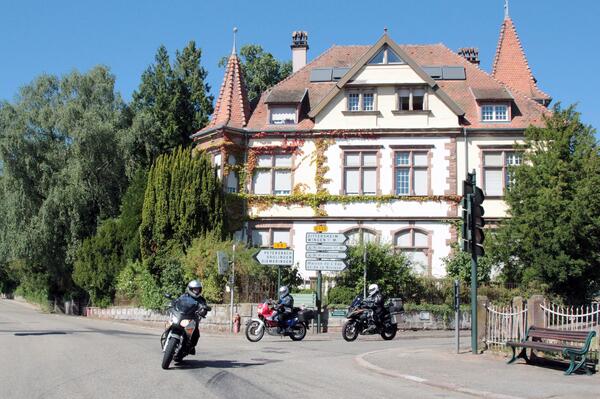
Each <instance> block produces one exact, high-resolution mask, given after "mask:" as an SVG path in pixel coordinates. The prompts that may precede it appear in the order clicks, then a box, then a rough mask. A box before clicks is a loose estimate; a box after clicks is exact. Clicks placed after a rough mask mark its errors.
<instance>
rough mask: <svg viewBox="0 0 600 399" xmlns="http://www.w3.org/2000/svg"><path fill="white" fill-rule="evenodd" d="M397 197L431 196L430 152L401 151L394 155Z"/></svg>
mask: <svg viewBox="0 0 600 399" xmlns="http://www.w3.org/2000/svg"><path fill="white" fill-rule="evenodd" d="M394 179H395V181H394V186H395V193H396V195H427V194H429V152H428V151H423V150H399V151H396V152H395V153H394Z"/></svg>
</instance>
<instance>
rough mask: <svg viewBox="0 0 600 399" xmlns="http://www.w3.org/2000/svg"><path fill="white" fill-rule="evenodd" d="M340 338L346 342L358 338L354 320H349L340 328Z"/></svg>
mask: <svg viewBox="0 0 600 399" xmlns="http://www.w3.org/2000/svg"><path fill="white" fill-rule="evenodd" d="M342 337H343V338H344V339H345V340H346V341H348V342H352V341H354V340H355V339H356V338H357V337H358V326H357V323H356V320H352V319H351V320H348V321H347V322H346V323H344V326H343V327H342Z"/></svg>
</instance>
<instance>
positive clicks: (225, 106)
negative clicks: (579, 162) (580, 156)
mask: <svg viewBox="0 0 600 399" xmlns="http://www.w3.org/2000/svg"><path fill="white" fill-rule="evenodd" d="M291 48H292V62H293V73H292V75H291V76H289V77H288V78H286V79H284V80H283V81H281V82H280V83H278V84H277V85H275V86H274V87H272V88H271V89H270V90H268V91H266V92H265V93H263V94H262V95H261V96H260V99H259V100H258V102H257V103H256V104H250V103H249V101H248V98H247V95H246V90H245V87H244V78H243V75H242V71H241V67H240V60H239V58H238V56H237V54H236V51H235V46H234V50H233V51H232V54H231V56H230V57H229V61H228V64H227V67H226V72H225V77H224V80H223V85H222V86H221V91H220V94H219V98H218V101H217V103H216V107H215V112H214V115H213V117H212V119H211V121H210V123H209V124H208V126H206V127H205V128H204V129H202V130H200V131H198V132H197V133H195V134H193V135H192V137H193V139H194V140H195V145H196V147H195V148H196V149H197V150H203V151H206V152H207V153H209V154H211V156H212V158H213V161H214V163H215V165H218V166H219V170H220V174H221V176H222V178H223V181H224V186H225V187H224V189H225V190H226V191H227V192H228V193H231V194H232V196H237V197H238V198H242V199H243V200H244V203H243V205H242V206H241V207H240V209H241V210H242V213H243V215H244V216H245V222H244V223H243V228H242V229H241V230H240V231H239V232H238V233H237V237H238V238H239V239H242V240H247V241H248V242H249V243H251V244H252V245H256V246H265V247H269V246H272V245H273V243H275V242H286V243H287V244H288V245H289V246H290V247H291V248H292V249H294V250H295V259H296V261H297V263H298V267H299V270H300V272H301V273H302V274H303V275H304V277H305V278H306V279H311V278H313V277H314V274H315V272H313V271H310V270H306V268H305V237H306V233H308V232H312V231H313V228H314V226H315V225H317V224H325V225H326V226H327V229H328V231H329V232H343V233H345V234H346V235H348V236H349V237H350V242H351V243H355V244H358V243H361V242H369V241H373V240H379V241H380V242H388V243H392V244H393V245H394V247H396V248H397V249H398V251H401V252H404V253H405V254H406V255H407V256H408V257H409V258H410V259H411V261H412V265H413V267H414V268H415V270H416V271H417V272H418V273H421V274H423V275H427V276H434V277H440V276H444V275H445V273H446V270H445V267H444V264H443V258H444V257H446V256H448V255H449V254H450V251H451V244H452V243H453V242H455V241H456V240H457V238H458V233H457V228H456V222H457V221H458V220H459V210H458V208H459V204H458V203H459V201H460V199H461V194H462V192H461V191H462V187H461V181H462V180H463V179H464V178H465V176H466V174H467V172H468V171H469V172H470V171H472V170H475V171H476V173H477V183H478V185H479V186H481V187H482V188H483V189H484V192H485V194H486V200H485V203H484V207H485V212H486V219H487V220H488V222H491V223H493V222H494V220H500V219H502V218H503V217H505V216H506V206H505V203H504V201H503V193H504V190H505V189H506V186H507V185H508V184H510V178H509V171H508V167H509V166H510V165H518V164H519V163H520V162H521V155H520V153H519V152H518V151H516V150H515V148H514V147H515V146H514V144H515V142H519V141H520V140H522V139H523V133H524V130H525V129H526V128H527V127H528V126H529V125H532V124H533V125H541V124H543V116H544V114H547V113H548V112H549V111H548V110H547V108H546V107H547V105H548V104H549V103H550V101H551V98H550V97H549V96H548V95H547V94H545V93H544V92H542V91H541V90H540V89H539V88H538V86H537V83H536V80H535V78H534V77H533V75H532V73H531V70H530V69H529V66H528V63H527V59H526V57H525V54H524V51H523V48H522V46H521V44H520V41H519V38H518V35H517V32H516V30H515V26H514V24H513V22H512V20H511V18H510V17H509V16H508V15H507V13H506V14H505V19H504V21H503V23H502V27H501V31H500V39H499V43H498V48H497V52H496V56H495V60H494V63H493V70H492V72H491V73H488V72H486V71H483V70H482V69H480V67H479V57H478V51H477V49H473V48H464V49H460V50H459V51H458V52H454V51H452V50H450V49H449V48H447V47H446V46H444V45H443V44H432V45H401V44H397V43H396V42H395V41H394V40H392V38H391V37H390V36H389V35H388V34H387V32H386V33H384V35H383V36H382V37H381V39H379V41H377V43H375V44H373V45H371V46H337V45H336V46H332V47H331V48H329V49H328V50H326V51H325V52H324V53H322V54H321V55H319V56H318V57H316V58H314V59H313V60H312V61H310V62H308V63H307V51H308V41H307V34H306V33H305V32H294V33H293V36H292V45H291ZM236 193H237V194H236Z"/></svg>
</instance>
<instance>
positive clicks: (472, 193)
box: [461, 173, 485, 256]
mask: <svg viewBox="0 0 600 399" xmlns="http://www.w3.org/2000/svg"><path fill="white" fill-rule="evenodd" d="M475 181H476V180H475V173H468V174H467V179H466V180H464V181H463V200H462V201H461V205H462V219H463V226H462V240H463V241H462V249H463V251H465V252H472V253H473V254H474V255H475V256H484V254H485V252H484V250H483V241H484V239H485V234H484V232H483V227H484V226H485V220H484V219H483V215H484V210H483V207H482V206H481V204H482V203H483V201H484V199H485V195H484V194H483V191H482V190H481V189H480V188H479V187H477V186H476V185H475Z"/></svg>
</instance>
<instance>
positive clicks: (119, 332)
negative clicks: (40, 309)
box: [0, 329, 157, 337]
mask: <svg viewBox="0 0 600 399" xmlns="http://www.w3.org/2000/svg"><path fill="white" fill-rule="evenodd" d="M0 333H13V334H14V335H15V336H17V337H27V336H36V335H77V334H102V335H131V336H148V337H156V336H157V335H156V334H149V333H138V332H130V331H123V330H95V329H91V330H63V331H54V330H37V331H36V330H30V331H26V330H20V331H19V330H17V331H15V330H0Z"/></svg>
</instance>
